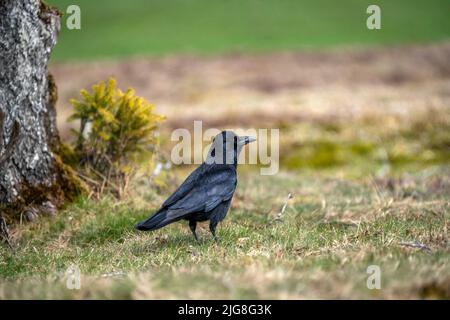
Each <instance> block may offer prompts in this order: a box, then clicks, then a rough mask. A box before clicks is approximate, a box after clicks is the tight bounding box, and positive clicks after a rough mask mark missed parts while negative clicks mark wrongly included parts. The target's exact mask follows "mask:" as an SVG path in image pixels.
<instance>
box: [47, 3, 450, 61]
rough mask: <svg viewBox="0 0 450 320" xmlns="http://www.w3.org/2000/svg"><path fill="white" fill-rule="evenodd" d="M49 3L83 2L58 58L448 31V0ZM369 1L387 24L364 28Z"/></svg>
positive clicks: (365, 41) (373, 40)
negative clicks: (77, 25)
mask: <svg viewBox="0 0 450 320" xmlns="http://www.w3.org/2000/svg"><path fill="white" fill-rule="evenodd" d="M48 2H49V3H50V4H52V5H55V6H57V7H59V8H60V10H61V11H65V10H66V8H67V7H68V6H69V5H72V4H76V5H79V6H80V8H81V30H68V29H67V28H66V27H65V21H66V18H67V15H66V16H65V17H63V20H62V25H63V27H62V31H61V35H60V38H59V42H58V45H57V46H56V48H55V50H54V53H53V59H55V60H69V59H70V60H74V59H75V60H80V59H84V60H87V59H93V58H105V57H109V58H116V57H124V56H130V55H148V54H151V55H162V54H171V53H206V54H215V53H223V52H230V51H233V52H241V51H242V52H249V51H250V52H252V51H253V52H265V51H274V50H292V49H305V48H323V47H335V46H344V45H345V46H348V45H384V44H398V43H416V42H432V41H439V40H444V39H448V37H449V35H450V22H449V19H448V15H447V13H448V11H449V9H450V6H449V3H448V1H445V0H431V1H426V2H424V1H420V0H415V1H408V0H398V1H388V0H382V1H381V0H377V1H369V0H363V1H359V0H358V1H355V0H346V1H340V2H339V3H336V1H332V0H301V1H299V0H282V1H278V0H263V1H259V0H250V1H244V2H243V1H238V0H228V1H224V0H215V1H209V0H195V1H194V0H191V1H183V0H172V1H163V0H152V1H148V0H134V1H128V2H124V1H120V0H114V1H88V0H49V1H48ZM370 4H378V5H379V6H380V7H381V10H382V29H381V30H376V31H372V30H368V29H367V28H366V19H367V17H368V14H367V13H366V9H367V7H368V6H369V5H370ZM93 44H95V45H93Z"/></svg>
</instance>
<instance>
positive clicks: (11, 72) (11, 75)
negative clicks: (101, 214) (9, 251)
mask: <svg viewBox="0 0 450 320" xmlns="http://www.w3.org/2000/svg"><path fill="white" fill-rule="evenodd" d="M59 28H60V15H59V12H58V11H57V10H56V9H54V8H51V7H49V6H47V5H46V4H44V3H43V2H41V1H40V0H0V218H1V214H2V213H3V215H4V216H7V217H15V218H19V217H20V218H22V217H25V218H27V219H29V220H32V219H34V218H36V217H37V216H38V215H39V214H41V213H47V214H54V213H55V212H56V208H57V207H59V206H60V205H61V204H62V203H63V202H64V200H66V199H67V198H71V197H73V195H75V194H76V193H77V192H79V191H80V185H79V182H78V180H77V179H76V178H75V175H74V174H73V173H72V171H71V170H70V169H69V168H68V167H67V166H65V165H64V164H63V163H62V162H61V161H60V158H59V156H58V152H59V148H60V141H59V135H58V130H57V128H56V112H55V103H56V97H57V94H56V92H57V90H56V86H55V83H54V81H53V78H52V76H51V75H49V74H48V69H47V64H48V60H49V58H50V52H51V50H52V48H53V47H54V45H55V44H56V39H57V35H58V32H59Z"/></svg>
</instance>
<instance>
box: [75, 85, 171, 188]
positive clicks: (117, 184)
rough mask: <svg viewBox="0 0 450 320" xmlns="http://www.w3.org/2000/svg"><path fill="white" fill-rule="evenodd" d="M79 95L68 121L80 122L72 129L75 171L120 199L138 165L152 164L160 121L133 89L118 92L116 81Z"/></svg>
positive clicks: (150, 106) (152, 107) (95, 86)
mask: <svg viewBox="0 0 450 320" xmlns="http://www.w3.org/2000/svg"><path fill="white" fill-rule="evenodd" d="M80 93H81V96H82V99H81V100H75V99H72V100H71V104H72V105H73V107H74V113H73V115H72V116H71V117H70V119H71V120H79V121H80V128H79V130H73V132H74V134H75V142H74V146H73V151H74V156H75V158H76V159H77V162H78V164H77V167H78V168H79V169H80V171H82V174H84V175H85V176H86V178H87V179H91V180H93V182H96V183H94V184H95V185H97V187H99V188H101V190H103V189H104V188H105V187H112V190H113V191H116V192H117V193H118V194H119V195H120V194H121V193H122V192H123V191H124V189H125V188H126V186H127V183H128V180H129V178H130V176H131V175H132V174H133V173H134V172H135V171H136V169H137V168H138V166H140V165H143V163H147V164H148V163H149V162H150V160H151V157H152V155H153V154H154V152H155V148H156V146H157V145H158V137H157V136H156V134H155V133H156V130H157V129H158V126H159V124H160V123H161V121H162V120H164V117H163V116H160V115H157V114H155V113H154V106H153V105H152V104H150V103H149V102H147V101H146V100H145V99H144V98H141V97H138V96H136V95H135V92H134V90H132V89H128V90H127V91H126V92H122V91H121V90H119V89H117V88H116V82H115V80H114V79H110V80H109V81H108V83H107V84H105V82H103V81H102V82H100V83H98V84H96V85H94V86H93V87H92V92H91V93H90V92H88V91H87V90H81V91H80ZM91 182H92V181H91ZM110 189H111V188H110Z"/></svg>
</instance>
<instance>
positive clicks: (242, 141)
mask: <svg viewBox="0 0 450 320" xmlns="http://www.w3.org/2000/svg"><path fill="white" fill-rule="evenodd" d="M253 141H256V138H254V137H250V136H245V137H239V144H241V145H243V146H244V145H246V144H249V143H250V142H253Z"/></svg>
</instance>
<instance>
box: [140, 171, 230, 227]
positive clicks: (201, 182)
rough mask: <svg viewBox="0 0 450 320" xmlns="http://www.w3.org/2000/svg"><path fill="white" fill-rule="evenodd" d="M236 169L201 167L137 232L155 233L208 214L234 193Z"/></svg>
mask: <svg viewBox="0 0 450 320" xmlns="http://www.w3.org/2000/svg"><path fill="white" fill-rule="evenodd" d="M236 182H237V178H236V168H235V167H234V166H229V165H218V164H202V165H201V166H200V167H199V168H197V169H196V170H195V171H194V172H192V173H191V175H190V176H189V177H188V178H187V179H186V180H185V181H184V182H183V183H182V185H181V186H180V187H179V188H178V189H177V190H176V191H175V192H174V193H173V194H172V195H171V196H170V197H169V198H168V199H167V200H166V201H165V202H164V203H163V205H162V207H161V208H160V209H159V210H158V211H157V212H156V213H155V214H154V215H153V216H151V217H150V218H149V219H147V220H145V221H142V222H141V223H139V224H138V225H137V228H138V229H139V230H155V229H159V228H161V227H163V226H165V225H168V224H169V223H172V222H175V221H178V220H180V219H183V217H185V216H187V215H189V214H192V213H202V212H209V211H211V210H213V209H214V208H215V207H217V206H218V205H219V204H220V203H221V202H223V201H227V200H230V199H231V197H232V196H233V194H234V191H235V190H236Z"/></svg>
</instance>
